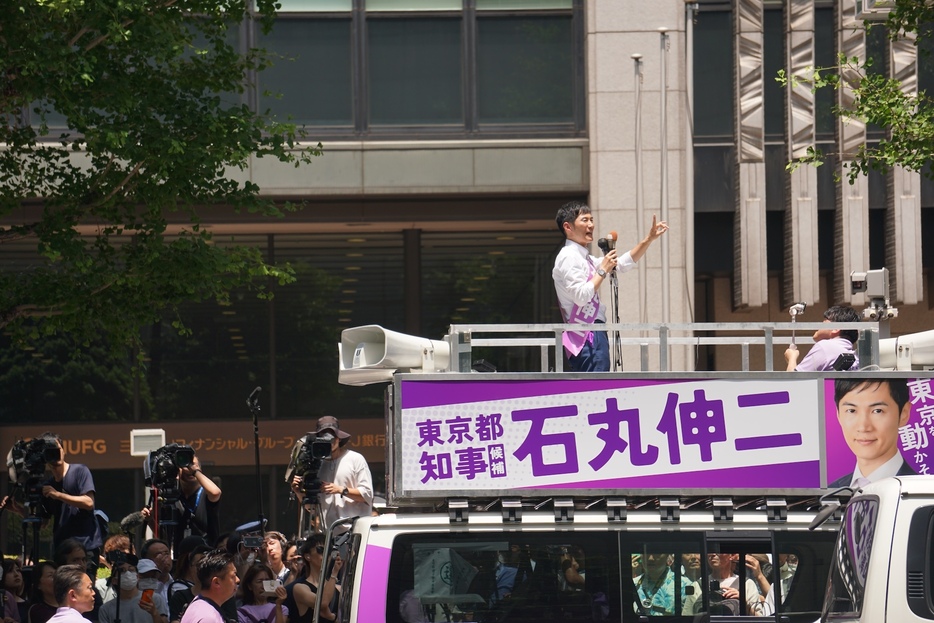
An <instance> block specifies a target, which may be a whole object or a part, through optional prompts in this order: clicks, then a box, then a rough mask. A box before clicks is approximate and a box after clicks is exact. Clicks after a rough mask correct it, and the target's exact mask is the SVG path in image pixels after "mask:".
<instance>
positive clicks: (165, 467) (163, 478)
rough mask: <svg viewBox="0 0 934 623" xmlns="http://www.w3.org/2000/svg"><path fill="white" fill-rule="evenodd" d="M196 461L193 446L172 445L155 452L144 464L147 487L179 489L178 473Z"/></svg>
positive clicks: (150, 454)
mask: <svg viewBox="0 0 934 623" xmlns="http://www.w3.org/2000/svg"><path fill="white" fill-rule="evenodd" d="M194 460H195V451H194V450H193V449H192V447H191V446H188V445H183V444H178V443H170V444H167V445H164V446H162V447H161V448H159V449H158V450H153V451H152V452H150V453H149V456H148V457H147V458H146V462H145V463H143V475H144V476H145V478H146V486H147V487H156V488H157V489H167V490H174V489H177V488H178V481H177V479H178V472H179V470H180V469H182V468H185V467H190V466H191V464H192V463H193V462H194Z"/></svg>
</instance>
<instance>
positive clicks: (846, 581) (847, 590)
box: [823, 496, 879, 616]
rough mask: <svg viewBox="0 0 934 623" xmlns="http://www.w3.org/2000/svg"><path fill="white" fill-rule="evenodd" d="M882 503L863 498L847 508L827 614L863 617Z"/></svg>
mask: <svg viewBox="0 0 934 623" xmlns="http://www.w3.org/2000/svg"><path fill="white" fill-rule="evenodd" d="M878 516H879V499H878V498H876V497H874V496H867V497H862V498H860V499H858V500H855V501H851V502H850V503H849V504H847V507H846V513H845V515H844V517H843V524H842V525H841V527H840V535H839V537H838V538H837V546H836V548H835V549H834V556H833V565H832V571H831V574H830V579H829V580H828V582H829V584H828V586H827V594H826V599H825V601H824V608H823V614H824V615H825V616H826V615H829V614H847V615H853V616H859V614H860V612H861V611H862V609H863V597H864V595H865V591H866V575H867V574H868V572H869V560H870V555H871V554H872V542H873V536H874V535H875V532H876V519H877V518H878Z"/></svg>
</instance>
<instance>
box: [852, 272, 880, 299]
mask: <svg viewBox="0 0 934 623" xmlns="http://www.w3.org/2000/svg"><path fill="white" fill-rule="evenodd" d="M850 287H851V289H852V291H853V294H857V293H859V292H865V293H866V296H867V297H869V298H870V299H888V298H889V271H888V269H887V268H876V269H874V270H867V271H866V272H864V273H860V272H852V273H850Z"/></svg>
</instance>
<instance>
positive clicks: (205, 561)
mask: <svg viewBox="0 0 934 623" xmlns="http://www.w3.org/2000/svg"><path fill="white" fill-rule="evenodd" d="M198 582H199V584H200V585H201V591H200V593H199V594H198V596H197V597H195V599H194V601H192V602H191V603H190V604H189V605H188V608H187V609H186V610H185V614H183V615H182V621H181V623H224V615H223V614H222V613H221V604H223V603H224V602H226V601H227V600H228V599H230V598H231V597H233V596H234V595H235V594H236V592H237V585H238V584H239V583H240V578H238V577H237V568H236V567H235V566H234V563H233V556H232V555H231V554H228V553H227V551H226V550H221V549H216V550H214V551H211V552H208V553H207V554H205V556H204V558H202V559H201V560H199V561H198Z"/></svg>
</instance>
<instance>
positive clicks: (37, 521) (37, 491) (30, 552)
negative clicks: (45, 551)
mask: <svg viewBox="0 0 934 623" xmlns="http://www.w3.org/2000/svg"><path fill="white" fill-rule="evenodd" d="M19 492H23V493H22V495H23V497H24V498H25V500H24V504H23V506H24V507H25V509H26V513H25V514H24V515H23V521H22V527H23V542H22V551H21V552H20V555H21V560H22V561H23V564H29V562H30V561H32V560H34V559H33V557H35V559H36V560H38V558H39V531H40V530H41V529H42V524H43V522H44V521H45V520H46V519H47V518H48V517H47V516H44V515H46V513H45V507H43V506H42V485H41V484H40V483H39V482H38V481H34V480H33V479H30V480H28V481H27V482H26V483H25V484H23V483H20V482H17V483H16V485H15V486H14V487H13V490H12V491H10V496H9V502H8V503H9V504H15V502H14V500H15V499H16V497H17V493H19ZM4 511H6V505H4V506H3V507H0V518H2V517H3V513H4ZM40 511H42V512H40ZM17 512H20V511H17ZM30 532H31V533H32V536H31V537H30ZM30 542H31V543H32V548H31V549H27V544H28V543H30Z"/></svg>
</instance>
